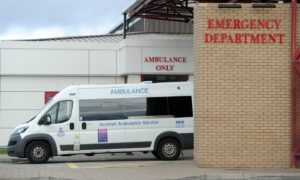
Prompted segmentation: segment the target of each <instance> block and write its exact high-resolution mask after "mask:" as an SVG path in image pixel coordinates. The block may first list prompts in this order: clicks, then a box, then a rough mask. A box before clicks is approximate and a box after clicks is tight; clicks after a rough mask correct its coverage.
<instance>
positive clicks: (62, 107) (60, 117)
mask: <svg viewBox="0 0 300 180" xmlns="http://www.w3.org/2000/svg"><path fill="white" fill-rule="evenodd" d="M72 109H73V102H72V101H60V102H58V103H56V104H55V105H53V106H52V107H51V108H50V109H49V110H48V111H47V112H46V114H48V115H50V116H51V124H57V123H63V122H66V121H68V120H69V119H70V118H71V115H72Z"/></svg>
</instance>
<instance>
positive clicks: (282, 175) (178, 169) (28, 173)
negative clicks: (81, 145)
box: [0, 151, 300, 180]
mask: <svg viewBox="0 0 300 180" xmlns="http://www.w3.org/2000/svg"><path fill="white" fill-rule="evenodd" d="M0 179H1V180H3V179H4V180H19V179H28V180H50V179H51V180H71V179H97V180H99V179H100V180H101V179H105V180H111V179H113V180H115V179H120V180H125V179H128V180H159V179H171V180H177V179H183V180H216V179H222V180H223V179H224V180H231V179H232V180H273V179H274V180H289V179H291V180H300V170H298V169H277V170H275V169H270V170H267V169H256V170H255V169H251V170H249V169H208V168H198V167H197V166H196V165H195V163H194V161H193V151H184V152H183V155H182V156H181V157H180V158H179V159H178V160H176V161H160V160H157V159H156V158H155V157H153V156H152V154H151V153H148V154H143V153H134V154H133V155H126V154H115V155H112V154H97V155H95V156H92V157H89V156H85V155H76V156H70V157H54V158H53V159H50V160H49V162H48V163H45V164H30V163H29V162H28V161H27V160H26V159H18V158H11V157H8V156H6V155H1V156H0Z"/></svg>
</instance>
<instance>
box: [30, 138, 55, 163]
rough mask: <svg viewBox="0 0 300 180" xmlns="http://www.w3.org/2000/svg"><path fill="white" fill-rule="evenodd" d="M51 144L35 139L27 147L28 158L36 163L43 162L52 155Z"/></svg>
mask: <svg viewBox="0 0 300 180" xmlns="http://www.w3.org/2000/svg"><path fill="white" fill-rule="evenodd" d="M50 153H51V151H50V146H49V144H47V143H46V142H43V141H34V142H32V143H30V144H29V145H28V146H27V148H26V158H27V159H28V160H29V161H30V162H31V163H34V164H42V163H45V162H47V161H48V159H49V157H50Z"/></svg>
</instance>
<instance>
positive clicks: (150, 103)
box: [79, 96, 193, 121]
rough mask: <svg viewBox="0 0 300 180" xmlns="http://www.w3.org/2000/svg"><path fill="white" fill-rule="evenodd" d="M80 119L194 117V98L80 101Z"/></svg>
mask: <svg viewBox="0 0 300 180" xmlns="http://www.w3.org/2000/svg"><path fill="white" fill-rule="evenodd" d="M79 111H80V120H82V121H96V120H117V119H127V118H130V117H134V116H165V115H169V116H173V117H192V116H193V109H192V98H191V96H186V97H149V98H127V99H93V100H80V101H79Z"/></svg>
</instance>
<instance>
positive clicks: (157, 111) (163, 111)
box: [147, 97, 169, 116]
mask: <svg viewBox="0 0 300 180" xmlns="http://www.w3.org/2000/svg"><path fill="white" fill-rule="evenodd" d="M168 114H169V113H168V99H167V98H166V97H151V98H147V116H161V115H168Z"/></svg>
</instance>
